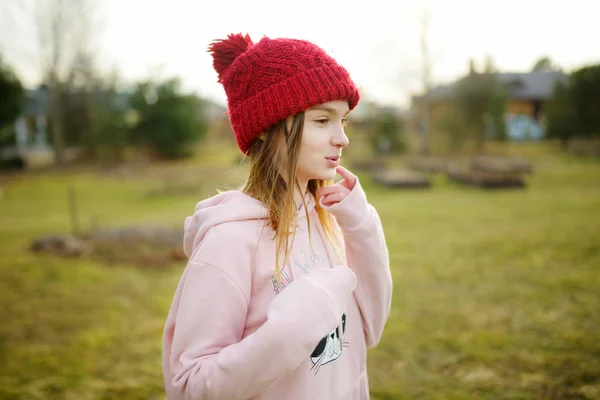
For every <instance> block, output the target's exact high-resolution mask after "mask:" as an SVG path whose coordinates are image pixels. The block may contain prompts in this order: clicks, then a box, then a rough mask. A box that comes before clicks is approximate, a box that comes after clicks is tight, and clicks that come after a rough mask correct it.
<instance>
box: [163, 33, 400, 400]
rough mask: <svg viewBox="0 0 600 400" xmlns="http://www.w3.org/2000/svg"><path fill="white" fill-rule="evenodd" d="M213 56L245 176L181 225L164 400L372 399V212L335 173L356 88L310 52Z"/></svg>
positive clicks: (380, 249) (386, 296) (289, 42)
mask: <svg viewBox="0 0 600 400" xmlns="http://www.w3.org/2000/svg"><path fill="white" fill-rule="evenodd" d="M209 51H210V52H211V53H212V56H213V59H214V68H215V69H216V71H217V73H218V76H219V82H220V83H222V84H223V87H224V88H225V92H226V94H227V101H228V110H229V113H228V114H229V118H230V121H231V126H232V128H233V131H234V133H235V135H236V139H237V144H238V146H239V148H240V150H241V151H242V152H243V153H244V154H245V155H247V156H248V157H249V159H250V173H249V178H248V182H247V183H246V185H245V187H244V188H243V190H241V191H235V190H232V191H227V192H223V193H220V194H218V195H216V196H214V197H212V198H209V199H207V200H204V201H202V202H200V203H198V204H197V206H196V211H195V213H194V215H193V216H191V217H188V218H187V219H186V221H185V237H184V248H185V252H186V254H187V256H188V257H189V262H188V264H187V267H186V269H185V271H184V272H183V276H182V277H181V281H180V283H179V286H178V287H177V290H176V292H175V297H174V300H173V303H172V306H171V309H170V312H169V316H168V318H167V322H166V326H165V331H164V338H163V373H164V378H165V385H166V390H167V394H168V397H169V398H170V399H180V398H185V399H226V400H233V399H248V398H251V399H294V400H295V399H298V400H302V399H311V400H318V399H327V400H330V399H368V398H369V388H368V381H367V371H366V350H367V348H368V347H373V346H375V345H376V344H377V343H378V342H379V339H380V338H381V334H382V331H383V327H384V325H385V321H386V319H387V316H388V313H389V309H390V303H391V294H392V280H391V274H390V269H389V258H388V251H387V247H386V244H385V238H384V234H383V230H382V227H381V222H380V220H379V217H378V215H377V212H376V211H375V209H374V208H373V207H372V206H371V205H370V204H369V203H367V199H366V196H365V192H364V191H363V189H362V188H361V186H360V183H359V181H358V179H357V177H356V176H355V175H353V174H352V173H350V172H349V171H348V170H346V169H344V168H342V167H341V166H340V165H339V163H340V157H341V154H342V149H343V148H344V147H346V146H347V145H348V138H347V136H346V135H345V133H344V125H345V121H346V116H347V114H348V113H349V112H350V111H351V110H352V109H353V108H354V107H355V106H356V104H357V103H358V100H359V93H358V90H357V88H356V86H355V85H354V83H353V82H352V80H351V79H350V76H349V75H348V72H347V71H346V70H345V69H344V68H343V67H342V66H340V65H339V64H337V62H336V61H335V60H334V59H333V58H331V57H330V56H328V55H327V54H326V53H325V52H324V51H323V50H322V49H320V48H319V47H317V46H315V45H314V44H312V43H309V42H306V41H302V40H295V39H269V38H266V37H265V38H263V39H262V40H260V41H259V42H258V43H256V44H254V43H253V42H252V41H251V40H250V38H249V37H248V35H245V36H244V35H241V34H236V35H229V36H228V38H227V39H224V40H217V41H215V42H213V43H212V44H211V46H210V47H209ZM336 173H337V174H339V175H341V177H342V178H343V180H342V181H341V182H339V183H337V184H332V183H333V179H334V178H335V176H336Z"/></svg>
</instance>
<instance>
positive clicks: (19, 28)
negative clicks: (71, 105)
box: [0, 0, 99, 163]
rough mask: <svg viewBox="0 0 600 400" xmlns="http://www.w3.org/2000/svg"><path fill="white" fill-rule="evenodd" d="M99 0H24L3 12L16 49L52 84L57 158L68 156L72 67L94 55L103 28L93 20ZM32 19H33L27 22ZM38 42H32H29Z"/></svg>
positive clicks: (43, 81) (42, 80)
mask: <svg viewBox="0 0 600 400" xmlns="http://www.w3.org/2000/svg"><path fill="white" fill-rule="evenodd" d="M95 4H96V0H29V1H26V0H22V1H18V2H12V4H11V9H10V12H6V13H0V23H1V26H2V27H3V28H4V29H7V30H8V31H9V32H10V35H12V36H14V37H15V38H19V39H20V40H15V41H14V44H12V43H11V42H9V45H11V44H12V45H14V46H15V51H16V52H18V53H20V54H22V56H21V59H22V60H23V61H24V62H33V63H35V64H37V67H38V68H39V72H40V76H39V83H40V84H44V85H45V86H46V87H47V88H48V94H49V111H48V117H49V129H50V133H51V137H52V142H53V146H54V150H55V153H56V161H57V163H62V162H63V161H64V153H65V146H66V139H65V132H64V131H65V110H64V109H65V107H66V106H65V103H64V102H65V98H66V97H67V95H68V94H69V92H70V89H71V87H70V85H71V84H72V83H73V81H72V78H73V77H74V74H73V70H74V69H75V68H78V65H79V63H80V61H81V60H82V59H84V58H88V59H91V55H92V54H94V53H95V52H94V51H92V46H91V44H92V42H91V39H92V38H93V37H94V35H98V33H99V29H98V25H97V23H96V21H95V20H94V16H95V13H94V11H95V10H94V6H95ZM27 21H29V22H30V23H29V24H28V23H23V22H27ZM31 43H35V46H33V47H27V45H28V44H31Z"/></svg>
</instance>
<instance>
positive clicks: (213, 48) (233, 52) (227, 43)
mask: <svg viewBox="0 0 600 400" xmlns="http://www.w3.org/2000/svg"><path fill="white" fill-rule="evenodd" d="M252 45H253V43H252V39H250V36H248V34H246V35H242V34H241V33H236V34H230V35H227V39H220V40H215V41H214V42H212V43H211V44H210V45H209V46H208V51H209V52H210V53H211V54H212V56H213V67H214V68H215V71H217V74H218V75H219V82H222V81H221V78H222V76H223V74H224V73H225V71H227V68H229V66H230V65H231V64H232V63H233V62H234V61H235V59H236V58H238V57H239V56H240V55H241V54H243V53H245V52H246V50H248V48H249V47H250V46H252Z"/></svg>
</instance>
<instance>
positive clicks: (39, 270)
mask: <svg viewBox="0 0 600 400" xmlns="http://www.w3.org/2000/svg"><path fill="white" fill-rule="evenodd" d="M502 151H504V152H510V153H511V154H514V155H522V156H524V157H525V158H527V159H528V160H530V161H532V162H533V165H534V173H533V174H532V175H531V176H529V177H528V178H527V183H528V187H527V188H526V189H525V190H508V191H482V190H478V189H471V188H465V187H461V186H457V185H455V184H453V183H450V182H448V181H447V180H446V179H445V177H443V176H435V177H434V178H433V179H434V185H433V187H432V189H430V190H418V191H401V190H392V189H386V188H382V187H380V186H377V185H376V184H374V183H373V182H372V181H371V180H370V177H369V176H368V175H367V174H364V173H361V174H359V176H360V177H361V180H362V182H363V185H364V187H365V189H366V190H367V193H368V195H369V199H370V201H371V203H373V204H374V205H375V206H376V208H377V209H378V210H379V212H380V214H381V217H382V220H383V221H384V229H385V231H386V234H387V242H388V248H389V250H390V256H391V263H392V272H393V276H394V297H393V304H392V311H391V314H390V318H389V320H388V324H387V327H386V330H385V333H384V336H383V339H382V341H381V343H380V344H379V346H378V347H376V348H374V349H372V350H370V351H369V361H368V363H369V380H370V383H371V393H372V398H373V399H600V340H599V338H600V271H599V268H600V240H599V239H598V238H599V237H600V218H599V217H598V215H599V214H600V161H599V160H593V159H577V158H574V157H573V156H568V155H564V154H561V153H559V152H558V151H557V150H556V149H555V148H554V146H552V145H535V146H531V145H513V146H511V147H510V148H503V149H502ZM243 177H244V167H241V166H236V165H235V157H234V156H232V157H226V158H225V160H223V159H222V158H220V157H216V156H212V157H210V158H208V157H199V158H198V159H196V160H191V161H187V162H179V163H170V164H160V165H149V166H144V165H140V166H136V167H128V168H126V169H121V170H119V171H115V170H106V169H99V168H93V167H78V168H76V169H74V170H70V171H44V172H30V173H27V174H16V175H2V177H0V186H2V187H3V194H2V198H1V199H0V254H1V255H2V257H1V258H0V321H1V323H0V355H1V360H0V361H1V362H0V398H2V399H13V398H14V399H17V398H18V399H21V398H22V399H48V398H52V399H54V398H59V399H113V398H115V399H116V398H118V399H163V398H164V397H165V396H164V391H163V386H162V373H161V368H160V361H161V335H162V328H163V324H164V320H165V317H166V314H167V312H168V308H169V306H170V302H171V299H172V296H173V292H174V290H175V287H176V285H177V282H178V280H179V277H180V275H181V272H182V269H183V268H184V264H182V263H181V262H180V263H172V264H170V265H168V266H165V267H163V268H156V267H153V268H143V267H140V266H134V265H127V264H114V265H106V264H103V263H101V262H100V261H96V260H94V259H91V258H67V259H64V258H56V257H53V256H50V255H43V254H37V253H32V252H30V251H28V246H29V245H30V243H31V241H32V239H33V238H35V237H37V236H40V235H45V234H51V233H68V232H69V230H70V226H71V225H70V222H69V218H68V207H67V200H66V199H67V193H68V189H69V188H73V189H74V190H75V192H76V193H77V205H78V215H79V224H80V226H81V228H82V229H89V228H90V226H92V225H94V226H100V227H119V226H130V225H159V226H173V227H182V225H183V218H184V217H185V216H187V215H189V214H190V213H191V212H193V207H194V204H195V202H196V201H198V200H200V199H201V198H202V197H204V196H207V195H209V194H211V193H213V192H214V189H215V188H217V187H223V186H230V187H231V186H235V185H237V184H239V183H240V182H242V180H243ZM173 187H185V188H190V187H196V188H197V190H194V191H193V192H194V193H192V191H189V190H188V191H186V190H181V191H178V190H165V188H166V189H168V188H173ZM162 192H164V194H163V195H150V193H162Z"/></svg>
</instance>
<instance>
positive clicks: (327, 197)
mask: <svg viewBox="0 0 600 400" xmlns="http://www.w3.org/2000/svg"><path fill="white" fill-rule="evenodd" d="M336 172H337V173H338V174H339V175H340V176H341V177H342V178H344V179H343V180H341V181H339V182H338V183H336V184H335V185H331V186H325V187H322V188H321V189H319V190H317V195H318V196H320V197H322V199H321V204H323V205H324V206H332V205H334V204H337V203H339V202H340V201H342V200H344V199H345V198H346V196H348V195H349V194H350V192H351V191H352V189H353V188H354V185H355V184H356V177H355V176H354V175H352V173H350V171H348V170H347V169H346V168H344V167H341V166H340V167H337V168H336Z"/></svg>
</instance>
